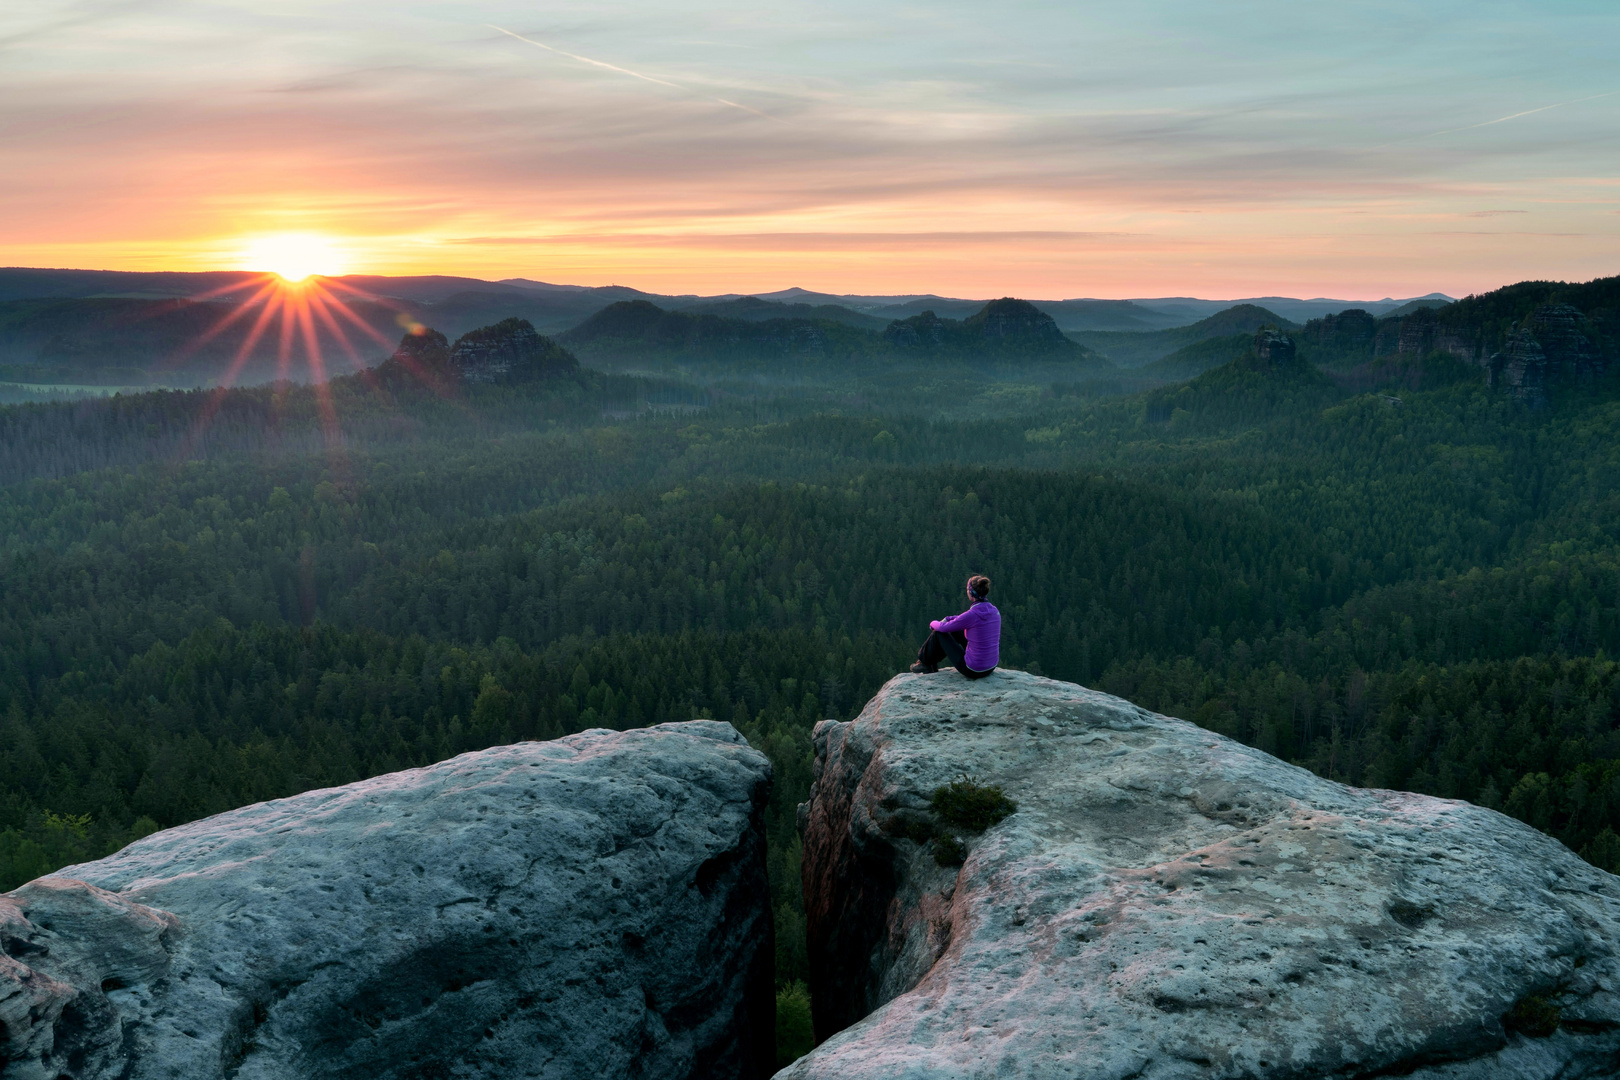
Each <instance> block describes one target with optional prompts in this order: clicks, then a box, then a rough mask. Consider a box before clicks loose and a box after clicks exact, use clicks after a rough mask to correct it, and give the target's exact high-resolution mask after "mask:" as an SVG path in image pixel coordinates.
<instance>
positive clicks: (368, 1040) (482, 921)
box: [0, 721, 775, 1080]
mask: <svg viewBox="0 0 1620 1080" xmlns="http://www.w3.org/2000/svg"><path fill="white" fill-rule="evenodd" d="M769 783H770V764H769V762H768V761H767V760H766V758H765V757H764V755H762V754H759V753H758V752H756V751H754V750H751V749H749V747H748V745H747V744H746V743H745V742H744V741H743V739H742V736H740V735H739V734H737V732H736V731H735V730H734V729H733V728H732V727H731V726H730V725H729V724H721V723H716V722H714V721H694V722H691V723H682V724H663V725H660V726H658V727H653V728H648V729H644V730H640V731H628V732H622V733H621V732H613V731H589V732H585V733H582V734H580V735H575V736H572V737H570V738H566V739H559V740H557V741H555V742H546V743H520V744H517V745H514V746H504V747H498V748H495V749H492V750H485V751H481V752H478V753H472V754H463V755H461V756H460V757H457V758H453V759H451V760H449V761H445V762H441V763H440V764H437V765H432V766H429V767H427V768H423V769H413V770H410V771H407V772H400V773H393V774H391V775H388V776H380V777H376V778H374V779H371V780H366V781H363V782H361V783H357V784H350V785H348V786H347V787H341V788H332V789H329V790H325V791H311V792H306V793H305V794H302V795H298V796H294V797H292V798H288V799H280V800H277V801H275V802H268V803H261V804H259V805H256V806H249V807H244V808H243V809H241V810H236V811H232V812H231V813H228V814H221V815H218V816H217V817H212V818H206V819H204V820H201V821H197V822H193V823H192V824H190V825H185V826H182V827H180V828H176V829H169V830H167V831H165V832H160V833H157V834H155V835H153V836H150V837H148V838H146V839H144V840H141V841H138V842H136V843H135V844H132V845H130V846H129V847H127V848H125V849H124V850H123V851H121V852H119V853H118V854H116V855H113V856H111V857H109V858H106V859H102V860H100V861H99V862H94V863H86V864H84V865H81V866H74V867H68V868H66V869H64V870H62V871H60V872H59V873H58V874H57V875H55V876H53V877H47V878H41V879H39V880H37V881H33V882H30V883H29V884H27V885H24V886H23V887H22V888H20V889H17V890H16V891H14V892H11V893H7V894H5V895H3V896H0V950H3V952H0V1076H3V1077H5V1080H36V1078H37V1080H59V1078H60V1077H64V1076H66V1077H72V1078H73V1080H97V1078H108V1080H110V1078H113V1077H118V1078H120V1080H145V1078H157V1077H165V1078H167V1077H174V1078H183V1080H208V1078H221V1080H222V1078H224V1077H235V1078H237V1080H272V1078H275V1080H281V1078H285V1080H310V1078H321V1077H331V1078H338V1077H367V1078H398V1080H407V1078H412V1080H417V1078H422V1080H425V1078H429V1077H452V1076H453V1077H461V1078H476V1077H488V1078H495V1077H511V1076H535V1077H552V1076H556V1077H574V1076H600V1077H632V1076H635V1077H643V1076H645V1077H655V1076H656V1077H671V1078H685V1077H693V1078H698V1077H703V1078H707V1077H735V1078H738V1080H747V1078H752V1077H757V1076H764V1075H768V1074H769V1072H770V1071H771V1067H772V1066H773V1065H774V1036H773V1030H772V1029H773V1026H774V1011H775V998H774V996H773V990H772V985H771V956H772V948H771V932H770V926H771V923H770V913H769V911H768V902H767V897H768V895H769V890H768V888H767V886H766V882H765V850H764V848H765V843H764V831H763V828H762V825H761V820H760V815H761V814H762V812H763V807H764V802H765V796H766V793H767V789H768V786H769Z"/></svg>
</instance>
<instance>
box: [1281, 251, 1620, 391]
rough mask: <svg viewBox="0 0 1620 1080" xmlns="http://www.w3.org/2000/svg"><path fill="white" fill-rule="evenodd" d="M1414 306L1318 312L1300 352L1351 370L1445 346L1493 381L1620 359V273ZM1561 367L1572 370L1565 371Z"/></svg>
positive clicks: (1525, 284) (1590, 373) (1592, 368)
mask: <svg viewBox="0 0 1620 1080" xmlns="http://www.w3.org/2000/svg"><path fill="white" fill-rule="evenodd" d="M1408 307H1409V308H1410V310H1408V311H1406V312H1405V313H1397V314H1393V315H1390V316H1386V317H1384V318H1377V317H1375V316H1373V315H1372V314H1370V313H1368V312H1365V311H1356V310H1351V311H1345V312H1340V313H1339V314H1337V315H1333V316H1328V317H1326V318H1321V319H1312V320H1310V321H1309V322H1307V323H1306V324H1305V326H1304V327H1303V328H1302V329H1301V331H1300V333H1299V334H1298V339H1299V343H1300V350H1301V354H1302V355H1303V356H1305V357H1306V358H1308V359H1310V360H1311V361H1313V362H1315V363H1318V364H1322V365H1324V366H1326V367H1331V368H1336V369H1340V370H1344V371H1348V370H1350V369H1353V368H1359V367H1362V366H1364V365H1368V364H1372V363H1374V362H1375V361H1382V360H1384V359H1385V358H1401V357H1406V358H1415V359H1421V358H1423V357H1426V356H1429V355H1430V354H1439V355H1444V356H1449V357H1452V358H1453V359H1456V360H1460V361H1462V362H1464V363H1467V364H1472V365H1475V366H1476V367H1477V368H1479V369H1480V370H1481V371H1483V372H1485V373H1486V375H1487V377H1488V378H1490V379H1491V380H1493V381H1494V380H1496V379H1497V378H1498V376H1499V375H1502V372H1503V370H1504V369H1505V368H1514V367H1515V366H1519V367H1522V366H1523V365H1526V364H1527V365H1529V367H1528V368H1526V369H1525V371H1520V372H1518V373H1517V374H1515V373H1514V372H1512V371H1510V372H1508V374H1507V375H1506V376H1503V377H1505V378H1507V379H1508V380H1509V381H1514V380H1521V381H1522V379H1523V378H1526V377H1527V378H1529V380H1530V383H1532V384H1536V385H1554V384H1557V383H1559V382H1560V381H1569V380H1570V379H1573V380H1574V381H1581V380H1583V379H1590V378H1593V377H1595V376H1596V375H1597V374H1600V373H1602V372H1603V371H1605V370H1608V369H1609V368H1611V367H1614V366H1616V365H1620V277H1610V278H1599V279H1597V280H1594V281H1590V282H1586V283H1584V284H1571V283H1568V282H1561V281H1521V282H1519V283H1518V284H1515V285H1508V286H1505V287H1503V288H1500V289H1494V290H1492V291H1491V292H1488V293H1481V294H1479V295H1477V296H1469V297H1465V298H1464V299H1462V300H1458V301H1455V302H1453V303H1449V304H1444V305H1440V306H1438V307H1436V306H1430V305H1428V304H1419V305H1408ZM1561 368H1568V369H1569V370H1568V371H1567V372H1565V373H1563V374H1560V371H1559V370H1558V369H1561ZM1543 369H1545V370H1543ZM1549 380H1550V382H1549ZM1530 393H1531V396H1532V397H1537V398H1538V399H1539V397H1540V395H1541V391H1540V390H1532V391H1530Z"/></svg>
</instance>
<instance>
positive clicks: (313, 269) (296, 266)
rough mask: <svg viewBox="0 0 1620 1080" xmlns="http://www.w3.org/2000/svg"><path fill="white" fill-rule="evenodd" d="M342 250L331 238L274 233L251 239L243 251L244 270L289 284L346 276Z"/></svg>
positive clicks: (303, 234)
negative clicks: (274, 276) (267, 275)
mask: <svg viewBox="0 0 1620 1080" xmlns="http://www.w3.org/2000/svg"><path fill="white" fill-rule="evenodd" d="M346 261H347V260H346V259H345V258H344V253H343V250H342V249H341V248H340V247H339V246H338V245H337V244H336V243H335V242H333V240H332V239H331V238H330V237H327V236H321V235H319V234H317V233H275V234H272V235H269V236H258V237H254V238H253V239H252V240H249V241H248V243H247V246H246V247H245V248H243V250H242V257H241V262H242V268H243V269H244V270H262V271H264V272H266V273H271V274H274V275H276V276H277V277H279V278H280V279H281V280H283V281H285V282H287V283H289V284H297V283H299V282H302V281H307V280H308V279H309V278H311V277H313V276H316V275H319V276H321V277H332V276H334V275H336V274H341V273H343V271H344V269H345V264H346Z"/></svg>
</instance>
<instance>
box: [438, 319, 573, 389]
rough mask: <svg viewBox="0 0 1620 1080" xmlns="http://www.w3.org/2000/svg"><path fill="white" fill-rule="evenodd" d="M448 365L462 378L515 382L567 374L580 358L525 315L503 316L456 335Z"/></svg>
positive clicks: (483, 381) (476, 381)
mask: <svg viewBox="0 0 1620 1080" xmlns="http://www.w3.org/2000/svg"><path fill="white" fill-rule="evenodd" d="M450 367H451V368H452V369H453V370H454V371H455V372H456V373H457V375H458V376H459V377H460V378H461V379H462V380H463V381H464V382H470V383H516V382H532V381H534V380H537V379H544V378H547V377H550V376H553V375H564V374H568V373H570V372H573V371H576V370H578V368H579V362H578V361H577V360H575V359H574V357H573V356H571V355H570V354H569V353H568V352H567V350H565V349H563V348H562V347H561V346H559V345H558V344H557V343H556V342H554V341H552V340H551V339H550V338H547V337H541V336H540V334H539V332H538V331H536V330H535V328H534V327H533V325H531V324H530V323H529V321H528V320H527V319H502V320H501V321H500V322H498V323H496V324H495V325H494V326H485V327H482V328H480V329H478V330H469V331H467V332H466V333H465V334H462V335H461V337H459V338H457V339H456V343H455V346H454V347H453V348H451V350H450Z"/></svg>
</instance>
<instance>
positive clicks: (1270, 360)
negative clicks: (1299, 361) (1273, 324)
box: [1254, 328, 1295, 368]
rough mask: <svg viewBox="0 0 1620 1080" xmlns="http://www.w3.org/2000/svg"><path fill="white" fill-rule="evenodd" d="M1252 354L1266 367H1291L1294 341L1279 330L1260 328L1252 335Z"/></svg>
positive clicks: (1293, 355)
mask: <svg viewBox="0 0 1620 1080" xmlns="http://www.w3.org/2000/svg"><path fill="white" fill-rule="evenodd" d="M1254 355H1255V358H1256V359H1258V360H1259V361H1260V362H1261V363H1262V364H1263V365H1265V366H1266V367H1272V368H1281V367H1292V366H1293V363H1294V358H1295V350H1294V341H1293V339H1292V338H1290V337H1289V336H1288V335H1287V334H1285V333H1283V332H1282V331H1280V330H1273V329H1270V328H1267V329H1264V330H1261V331H1259V332H1258V333H1256V334H1255V335H1254Z"/></svg>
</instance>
